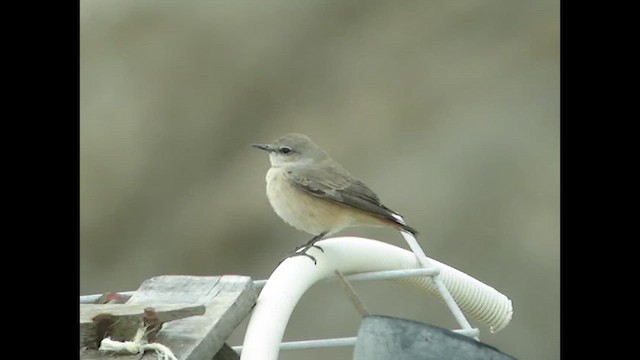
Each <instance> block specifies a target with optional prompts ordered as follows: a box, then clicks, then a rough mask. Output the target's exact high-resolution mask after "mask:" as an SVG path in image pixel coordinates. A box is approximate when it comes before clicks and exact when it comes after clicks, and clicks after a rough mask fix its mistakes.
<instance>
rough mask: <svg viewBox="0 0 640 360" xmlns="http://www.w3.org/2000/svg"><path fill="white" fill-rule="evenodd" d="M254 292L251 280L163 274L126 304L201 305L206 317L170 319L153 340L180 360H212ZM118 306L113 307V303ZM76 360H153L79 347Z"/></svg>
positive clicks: (253, 299) (251, 302)
mask: <svg viewBox="0 0 640 360" xmlns="http://www.w3.org/2000/svg"><path fill="white" fill-rule="evenodd" d="M257 293H258V291H257V290H256V289H255V288H254V286H253V282H252V280H251V278H250V277H247V276H236V275H224V276H180V275H164V276H157V277H153V278H151V279H148V280H146V281H144V282H143V283H142V284H141V285H140V288H138V290H137V291H136V292H135V294H133V296H131V298H130V299H129V301H127V303H126V304H125V305H146V306H152V307H158V308H159V307H160V306H163V305H181V306H184V305H185V304H193V305H204V306H205V313H204V315H201V316H191V317H188V318H184V319H179V320H174V321H170V322H167V323H165V324H164V326H163V327H162V330H160V332H159V333H158V337H157V339H156V342H158V343H161V344H164V345H166V346H168V347H169V348H170V349H171V350H172V351H173V353H174V355H175V356H176V357H177V358H178V359H180V360H205V359H206V360H211V359H213V357H214V355H215V354H216V353H217V352H218V351H219V350H220V349H221V348H222V346H223V344H224V342H225V340H226V339H227V337H228V336H229V335H230V334H231V332H232V331H233V330H234V329H235V328H236V327H237V326H238V325H239V324H240V322H241V321H242V319H244V318H245V317H246V316H247V315H248V314H249V312H250V311H251V309H252V308H253V306H254V304H255V302H256V298H257ZM113 306H117V305H113ZM80 354H81V357H80V358H81V359H82V360H90V359H96V360H97V359H100V360H103V359H110V360H114V359H117V360H134V359H136V360H137V359H154V360H155V359H156V355H155V354H153V353H147V354H145V356H144V357H141V356H140V355H117V356H116V357H114V355H113V354H104V353H103V352H100V351H98V350H93V349H82V348H81V349H80Z"/></svg>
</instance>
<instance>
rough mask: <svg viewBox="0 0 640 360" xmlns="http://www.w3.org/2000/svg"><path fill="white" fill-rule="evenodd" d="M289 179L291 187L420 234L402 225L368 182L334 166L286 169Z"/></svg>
mask: <svg viewBox="0 0 640 360" xmlns="http://www.w3.org/2000/svg"><path fill="white" fill-rule="evenodd" d="M285 177H286V178H287V180H289V182H290V183H291V184H293V185H295V186H296V187H297V188H298V189H301V190H303V191H305V192H306V193H308V194H310V195H313V196H316V197H319V198H322V199H325V200H328V201H331V202H334V203H338V204H344V205H347V206H350V207H352V208H355V209H357V210H361V211H364V212H366V213H370V214H372V215H375V216H377V217H379V218H382V219H385V220H387V221H390V222H393V223H395V224H397V225H399V226H400V227H402V228H404V229H406V230H409V231H410V232H412V233H414V234H416V233H417V232H416V231H415V230H414V229H412V228H410V227H408V226H406V225H404V224H401V223H399V222H398V220H397V219H396V218H395V217H394V216H393V215H397V213H396V212H395V211H393V210H391V209H389V208H387V207H386V206H384V205H382V203H381V202H380V199H379V198H378V196H377V195H376V194H375V193H374V192H373V191H371V189H369V187H368V186H367V185H366V184H365V183H363V182H362V181H360V180H357V179H355V178H353V177H352V176H351V175H349V174H348V173H346V172H345V171H344V170H339V169H336V168H334V167H310V166H305V167H291V168H288V169H287V170H286V173H285Z"/></svg>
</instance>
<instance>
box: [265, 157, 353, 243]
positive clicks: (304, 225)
mask: <svg viewBox="0 0 640 360" xmlns="http://www.w3.org/2000/svg"><path fill="white" fill-rule="evenodd" d="M285 171H286V170H285V169H284V168H281V167H272V168H270V169H269V171H268V172H267V176H266V181H267V198H268V199H269V203H270V204H271V207H273V210H274V211H275V212H276V214H278V216H280V217H281V218H282V219H283V220H284V221H285V222H287V223H288V224H289V225H291V226H293V227H295V228H296V229H298V230H302V231H306V232H308V233H310V234H313V235H318V234H320V233H322V232H328V233H334V232H336V231H339V230H341V229H343V228H345V227H347V226H349V225H351V224H352V223H353V222H354V219H353V217H352V216H350V215H349V214H348V213H346V212H344V211H341V210H342V209H340V207H338V206H337V205H335V204H332V203H330V202H329V201H326V200H323V199H320V198H318V197H315V196H312V195H309V194H307V193H305V192H304V191H302V190H300V189H298V188H296V187H295V186H294V185H292V184H290V183H289V181H288V180H287V179H286V178H285Z"/></svg>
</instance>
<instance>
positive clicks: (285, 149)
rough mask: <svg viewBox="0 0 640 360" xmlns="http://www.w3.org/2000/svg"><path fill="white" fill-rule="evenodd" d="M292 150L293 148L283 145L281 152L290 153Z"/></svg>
mask: <svg viewBox="0 0 640 360" xmlns="http://www.w3.org/2000/svg"><path fill="white" fill-rule="evenodd" d="M292 151H293V150H291V148H290V147H288V146H283V147H281V148H280V152H281V153H283V154H288V153H290V152H292Z"/></svg>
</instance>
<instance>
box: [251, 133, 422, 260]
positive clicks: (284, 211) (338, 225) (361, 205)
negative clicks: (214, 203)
mask: <svg viewBox="0 0 640 360" xmlns="http://www.w3.org/2000/svg"><path fill="white" fill-rule="evenodd" d="M252 146H254V147H256V148H258V149H262V150H264V151H267V152H269V160H270V161H271V168H270V169H269V171H267V176H266V181H267V198H268V199H269V202H270V203H271V207H273V210H274V211H275V212H276V214H278V216H280V217H281V218H282V219H283V220H284V221H285V222H287V223H288V224H289V225H291V226H293V227H295V228H296V229H298V230H302V231H306V232H308V233H310V234H312V235H314V237H313V238H312V239H311V240H309V241H308V242H306V243H305V244H303V245H301V246H298V247H297V248H296V250H295V252H294V253H293V254H291V255H290V256H297V255H304V256H307V257H309V258H311V259H312V260H313V261H314V263H315V261H316V260H315V258H314V257H313V256H311V255H308V254H307V251H308V250H309V249H310V248H311V247H317V248H320V247H319V246H317V245H314V244H315V243H316V242H317V241H319V240H321V239H322V238H323V237H324V236H326V235H330V234H333V233H336V232H338V231H340V230H342V229H344V228H346V227H349V226H387V227H392V228H395V229H398V230H403V231H408V232H410V233H412V234H414V235H415V234H417V231H416V230H414V229H413V228H411V227H409V226H407V225H405V224H403V223H402V222H400V220H398V219H397V218H396V217H395V216H400V215H398V213H396V212H395V211H393V210H391V209H389V208H388V207H386V206H384V205H382V203H381V202H380V199H379V198H378V196H377V195H376V194H375V193H374V192H373V191H371V189H369V187H368V186H367V185H365V184H364V183H363V182H362V181H360V180H358V179H356V178H354V177H353V176H351V174H350V173H349V172H348V171H347V170H346V169H344V168H343V167H342V166H340V164H338V163H337V162H335V161H333V160H332V159H331V158H330V157H329V155H327V153H326V152H324V151H323V150H322V149H321V148H319V147H318V146H317V145H316V144H314V143H313V142H312V141H311V139H309V138H308V137H307V136H305V135H302V134H295V133H291V134H286V135H284V136H282V137H280V138H279V139H277V140H276V141H274V142H273V144H252ZM394 215H395V216H394ZM320 250H322V248H320ZM323 251H324V250H323Z"/></svg>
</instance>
